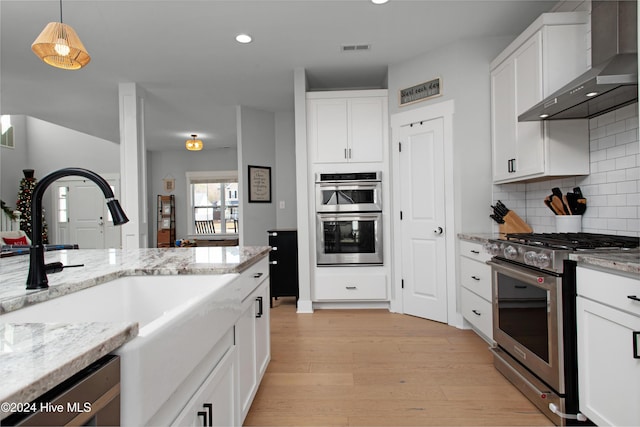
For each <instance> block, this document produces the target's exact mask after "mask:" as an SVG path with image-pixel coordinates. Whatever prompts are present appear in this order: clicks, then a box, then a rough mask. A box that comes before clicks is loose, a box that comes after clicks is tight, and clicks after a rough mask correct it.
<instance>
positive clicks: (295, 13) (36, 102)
mask: <svg viewBox="0 0 640 427" xmlns="http://www.w3.org/2000/svg"><path fill="white" fill-rule="evenodd" d="M555 4H556V1H543V0H511V1H507V0H500V1H481V0H467V1H462V0H454V1H452V0H449V1H435V0H433V1H425V0H390V2H389V3H387V4H385V5H374V4H371V3H370V1H369V0H279V1H276V0H228V1H223V0H199V1H185V0H158V1H153V0H65V1H64V2H63V20H64V22H65V23H66V24H69V25H71V26H72V27H73V28H74V29H75V30H76V32H77V33H78V35H79V36H80V38H81V39H82V41H83V43H84V45H85V46H86V48H87V50H88V51H89V53H90V54H91V58H92V60H91V62H90V63H89V65H88V66H87V67H86V68H84V69H81V70H78V71H63V70H59V69H55V68H52V67H50V66H48V65H45V64H44V63H43V62H41V61H40V60H39V59H38V58H37V57H36V56H35V55H34V54H33V53H32V52H31V48H30V47H31V43H32V42H33V40H35V38H36V36H37V35H38V34H39V33H40V31H41V30H42V29H43V28H44V26H45V25H46V24H47V23H48V22H50V21H55V20H58V19H59V15H60V12H59V2H58V1H57V0H47V1H36V0H0V16H1V26H0V30H1V32H0V37H1V40H0V41H1V50H0V53H1V58H0V83H1V94H0V102H1V104H0V111H1V112H2V114H26V115H29V116H33V117H37V118H39V119H42V120H46V121H49V122H52V123H56V124H59V125H62V126H66V127H69V128H71V129H75V130H78V131H81V132H84V133H87V134H90V135H94V136H97V137H100V138H104V139H107V140H110V141H114V142H118V141H119V122H118V84H119V83H120V82H136V83H138V85H139V86H140V87H141V88H143V89H144V91H145V93H146V101H145V108H146V122H145V134H146V141H147V146H148V148H149V149H151V150H171V149H176V150H178V149H183V148H184V140H185V139H187V138H188V137H189V135H190V134H192V133H197V134H198V135H199V136H200V137H201V139H203V140H204V142H205V149H206V148H212V147H224V146H235V145H236V126H235V107H236V106H237V105H244V106H248V107H253V108H258V109H263V110H267V111H272V112H281V111H293V70H294V69H295V68H296V67H303V68H305V69H306V70H307V75H308V79H309V82H310V84H311V85H312V86H313V87H315V88H366V87H386V86H385V85H386V74H387V66H388V65H391V64H395V63H399V62H403V61H406V60H409V59H411V58H412V57H415V56H417V55H421V54H424V53H425V52H428V51H429V50H432V49H434V48H438V47H440V46H446V45H447V44H450V43H452V42H454V41H456V40H460V39H465V38H472V37H483V36H503V35H514V36H515V35H516V34H518V33H519V32H521V31H522V30H523V29H524V28H526V27H527V25H529V24H530V23H531V22H532V21H533V20H534V19H535V18H536V17H537V16H538V15H539V14H540V13H542V12H546V11H549V10H550V9H551V8H552V7H553V6H554V5H555ZM240 32H246V33H249V34H251V35H252V36H253V38H254V41H253V42H252V43H251V44H248V45H240V44H238V43H237V42H236V41H235V40H234V37H235V35H236V34H238V33H240ZM344 44H370V45H371V50H370V51H368V52H356V53H343V52H341V48H340V47H341V46H342V45H344ZM416 83H419V82H416Z"/></svg>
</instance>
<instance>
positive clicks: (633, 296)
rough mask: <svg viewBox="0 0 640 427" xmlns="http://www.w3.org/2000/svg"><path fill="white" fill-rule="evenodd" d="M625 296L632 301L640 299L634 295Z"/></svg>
mask: <svg viewBox="0 0 640 427" xmlns="http://www.w3.org/2000/svg"><path fill="white" fill-rule="evenodd" d="M627 298H629V299H632V300H634V301H640V298H638V297H637V296H636V295H629V296H627Z"/></svg>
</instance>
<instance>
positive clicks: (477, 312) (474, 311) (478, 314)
mask: <svg viewBox="0 0 640 427" xmlns="http://www.w3.org/2000/svg"><path fill="white" fill-rule="evenodd" d="M471 312H472V313H473V314H475V315H476V316H482V313H480V312H479V311H478V310H471Z"/></svg>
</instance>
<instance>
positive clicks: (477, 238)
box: [458, 233, 500, 243]
mask: <svg viewBox="0 0 640 427" xmlns="http://www.w3.org/2000/svg"><path fill="white" fill-rule="evenodd" d="M498 238H500V234H499V233H458V239H461V240H468V241H470V242H479V243H486V242H487V241H488V240H489V239H498Z"/></svg>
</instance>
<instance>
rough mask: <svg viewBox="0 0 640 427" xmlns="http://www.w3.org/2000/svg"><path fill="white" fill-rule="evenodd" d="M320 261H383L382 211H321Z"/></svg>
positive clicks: (342, 263) (341, 263)
mask: <svg viewBox="0 0 640 427" xmlns="http://www.w3.org/2000/svg"><path fill="white" fill-rule="evenodd" d="M316 222H317V237H316V240H317V242H316V243H317V245H316V246H317V254H316V255H317V264H318V266H323V265H325V266H326V265H375V264H382V213H381V212H350V213H318V214H317V221H316Z"/></svg>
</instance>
